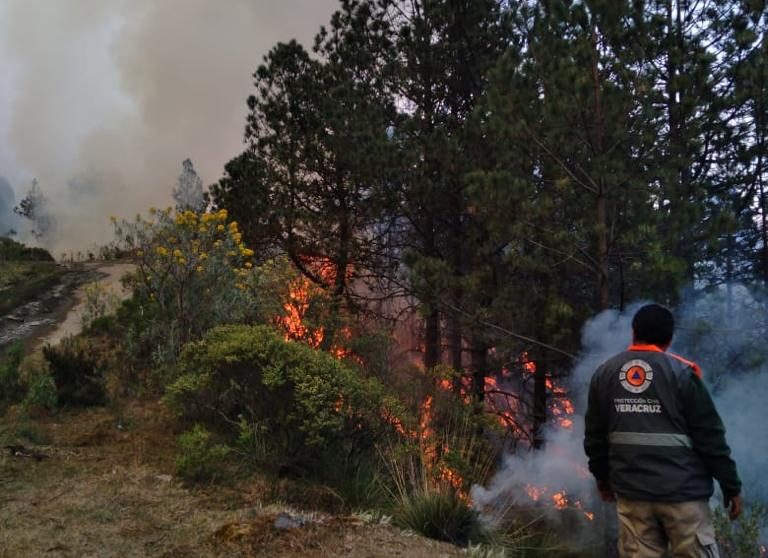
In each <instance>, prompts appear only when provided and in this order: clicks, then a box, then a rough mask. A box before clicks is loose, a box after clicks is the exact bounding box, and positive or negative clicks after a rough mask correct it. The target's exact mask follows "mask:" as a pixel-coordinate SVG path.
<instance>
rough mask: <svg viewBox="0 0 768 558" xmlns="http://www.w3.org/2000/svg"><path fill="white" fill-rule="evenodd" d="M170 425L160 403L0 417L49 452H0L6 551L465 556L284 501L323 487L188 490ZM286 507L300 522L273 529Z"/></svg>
mask: <svg viewBox="0 0 768 558" xmlns="http://www.w3.org/2000/svg"><path fill="white" fill-rule="evenodd" d="M171 424H172V423H171V421H170V418H169V417H168V416H167V415H166V413H165V411H164V410H163V408H162V407H161V406H160V405H159V404H156V403H133V404H131V405H129V406H128V407H127V408H125V409H122V410H121V411H120V412H119V413H117V412H115V411H114V410H112V411H110V410H107V409H93V410H87V411H79V412H74V411H69V412H61V413H59V414H57V415H56V416H49V417H42V418H38V419H36V420H34V421H31V420H30V419H27V418H25V417H24V416H23V415H22V414H20V413H19V412H18V411H16V412H15V413H14V412H13V411H11V412H10V413H9V414H8V415H7V416H6V417H5V419H4V420H3V422H2V423H1V424H0V429H1V430H0V442H2V445H6V444H18V443H22V444H24V445H25V446H26V447H28V448H29V447H34V448H36V449H37V450H39V451H41V452H43V453H44V454H46V455H47V456H48V457H46V458H45V459H42V460H41V461H36V460H35V459H32V458H29V457H17V456H12V455H11V454H10V453H9V452H8V451H7V450H2V451H3V454H2V456H1V457H0V557H2V558H6V557H7V558H10V557H13V558H17V557H30V558H33V557H38V556H40V557H42V556H46V557H73V558H74V557H98V558H108V557H121V558H123V557H133V556H158V557H165V558H172V557H174V558H182V557H184V558H193V557H194V558H206V557H214V556H215V557H218V556H221V557H224V556H227V557H247V556H274V557H277V558H283V557H285V558H287V557H289V556H297V557H310V556H318V557H320V556H323V557H329V556H346V557H352V558H356V557H361V558H362V557H364V556H365V557H385V556H386V557H389V556H419V557H425V558H432V557H434V558H437V557H451V556H461V555H463V551H462V550H461V549H458V548H456V547H453V546H451V545H448V544H444V543H439V542H435V541H431V540H428V539H424V538H421V537H417V536H414V535H409V534H406V533H403V532H401V531H399V530H397V529H395V528H394V527H391V526H389V525H387V524H383V523H381V522H377V521H369V520H365V519H364V518H361V517H358V516H344V515H342V516H338V515H336V516H334V515H329V514H324V513H321V512H313V513H308V512H299V511H295V510H296V507H295V504H294V505H293V506H290V505H288V504H286V503H281V502H286V501H294V502H297V501H300V500H301V499H302V498H304V499H307V501H308V503H310V504H311V501H312V499H313V498H315V497H316V493H315V492H312V491H310V490H307V491H301V490H297V487H296V486H292V485H290V484H287V483H284V482H283V481H277V480H276V479H265V478H258V477H257V478H252V479H249V480H248V481H236V482H234V481H233V482H232V483H231V484H229V485H226V486H220V485H218V486H209V487H202V488H199V487H198V488H189V487H186V486H184V485H183V484H182V483H180V482H179V481H178V480H177V479H176V478H175V477H174V476H173V469H174V467H173V460H174V455H175V451H176V449H175V439H176V437H175V433H174V432H173V430H172V426H171ZM291 510H293V511H291ZM287 511H288V512H290V513H291V514H292V515H291V516H290V517H291V518H293V519H292V521H293V520H297V521H298V522H299V523H302V522H303V526H301V527H298V528H295V529H278V528H276V527H275V521H276V520H277V519H278V518H279V517H281V516H280V514H282V513H285V512H287ZM283 517H285V516H283Z"/></svg>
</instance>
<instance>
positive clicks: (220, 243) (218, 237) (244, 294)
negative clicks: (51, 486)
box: [114, 208, 259, 364]
mask: <svg viewBox="0 0 768 558" xmlns="http://www.w3.org/2000/svg"><path fill="white" fill-rule="evenodd" d="M114 225H115V233H116V235H117V237H118V238H119V239H120V241H121V242H122V245H123V247H124V248H125V249H126V250H127V251H128V252H130V254H131V255H132V256H133V258H134V261H135V262H136V270H135V272H134V273H132V274H130V275H129V276H128V277H127V278H126V280H125V284H126V286H127V287H129V288H130V289H131V292H132V293H133V298H134V304H133V308H129V309H128V310H129V312H127V313H126V312H123V313H122V315H123V316H124V317H126V316H127V317H130V318H132V320H131V322H130V324H129V325H130V326H131V327H130V328H129V331H128V334H129V336H130V337H131V339H130V342H129V346H128V349H129V352H130V353H131V354H132V356H133V357H134V358H137V359H151V361H152V363H153V364H175V361H176V358H177V357H178V354H179V351H180V350H181V347H182V346H183V345H184V344H185V343H187V342H189V341H192V340H197V339H200V337H202V335H203V333H204V332H205V331H207V330H208V329H210V328H212V327H214V326H216V325H220V324H222V323H243V322H249V321H253V320H254V317H255V315H256V314H258V308H259V306H258V304H256V303H255V299H254V296H253V293H252V290H253V289H252V287H253V282H254V276H255V275H256V273H255V272H254V270H253V257H254V255H255V254H254V251H253V250H251V249H250V248H247V247H246V246H245V245H244V244H243V242H242V233H241V232H240V231H239V229H238V225H237V223H236V222H234V221H229V220H228V219H227V212H226V210H220V211H218V212H216V213H195V212H194V211H176V212H174V211H173V210H171V209H170V208H168V209H165V210H159V211H158V210H156V209H150V216H149V218H148V219H142V218H141V217H140V216H137V218H136V220H135V221H134V222H127V221H121V222H118V221H117V220H114ZM136 309H138V313H136V312H134V310H136ZM134 351H135V352H134Z"/></svg>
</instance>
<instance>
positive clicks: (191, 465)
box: [176, 424, 229, 482]
mask: <svg viewBox="0 0 768 558" xmlns="http://www.w3.org/2000/svg"><path fill="white" fill-rule="evenodd" d="M179 450H180V452H179V455H178V457H177V458H176V473H177V474H178V475H179V476H180V477H182V478H183V479H185V480H187V481H191V482H201V481H207V480H213V479H215V478H216V477H218V476H220V474H221V471H222V469H221V463H222V461H223V460H224V459H225V458H226V457H227V455H228V454H229V449H228V448H227V447H226V446H224V445H222V444H216V443H214V442H213V440H212V437H211V433H210V432H208V431H207V430H206V429H205V427H203V426H201V425H199V424H196V425H195V426H194V427H193V428H192V429H191V430H189V431H188V432H185V433H184V434H182V435H181V436H179Z"/></svg>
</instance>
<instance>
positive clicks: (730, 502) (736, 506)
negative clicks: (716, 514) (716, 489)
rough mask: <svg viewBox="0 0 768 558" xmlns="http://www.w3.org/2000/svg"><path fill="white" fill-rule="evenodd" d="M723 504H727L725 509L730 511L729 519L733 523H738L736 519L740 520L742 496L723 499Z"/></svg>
mask: <svg viewBox="0 0 768 558" xmlns="http://www.w3.org/2000/svg"><path fill="white" fill-rule="evenodd" d="M723 503H724V504H725V509H726V510H728V518H729V519H730V520H731V521H736V519H738V518H739V516H740V515H741V504H742V502H741V495H740V494H737V495H736V496H731V497H730V498H728V496H725V497H724V498H723Z"/></svg>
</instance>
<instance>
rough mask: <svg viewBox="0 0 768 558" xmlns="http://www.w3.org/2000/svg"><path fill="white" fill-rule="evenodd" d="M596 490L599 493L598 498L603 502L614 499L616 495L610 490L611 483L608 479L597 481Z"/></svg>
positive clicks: (613, 500)
mask: <svg viewBox="0 0 768 558" xmlns="http://www.w3.org/2000/svg"><path fill="white" fill-rule="evenodd" d="M597 491H598V492H599V493H600V499H601V500H602V501H603V502H615V501H616V495H615V494H614V493H613V490H611V485H610V484H609V483H608V481H597Z"/></svg>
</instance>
